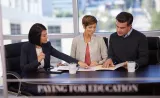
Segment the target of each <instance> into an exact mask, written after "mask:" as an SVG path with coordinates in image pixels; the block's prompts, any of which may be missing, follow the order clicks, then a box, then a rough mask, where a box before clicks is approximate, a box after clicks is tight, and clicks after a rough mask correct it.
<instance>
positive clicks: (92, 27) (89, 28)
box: [84, 23, 97, 36]
mask: <svg viewBox="0 0 160 98" xmlns="http://www.w3.org/2000/svg"><path fill="white" fill-rule="evenodd" d="M96 26H97V24H96V23H94V24H92V25H88V26H86V27H84V29H85V33H87V34H88V35H90V36H91V35H93V33H94V32H95V31H96Z"/></svg>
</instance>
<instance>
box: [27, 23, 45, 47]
mask: <svg viewBox="0 0 160 98" xmlns="http://www.w3.org/2000/svg"><path fill="white" fill-rule="evenodd" d="M43 30H47V29H46V27H45V26H44V25H42V24H40V23H35V24H34V25H33V26H32V27H31V28H30V30H29V34H28V40H29V42H30V43H32V44H35V45H39V46H41V43H40V37H41V33H42V31H43Z"/></svg>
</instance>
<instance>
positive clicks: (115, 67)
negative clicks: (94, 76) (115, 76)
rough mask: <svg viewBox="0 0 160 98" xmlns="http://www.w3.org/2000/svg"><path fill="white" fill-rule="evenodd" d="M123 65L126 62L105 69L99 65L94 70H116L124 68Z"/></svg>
mask: <svg viewBox="0 0 160 98" xmlns="http://www.w3.org/2000/svg"><path fill="white" fill-rule="evenodd" d="M123 65H124V62H123V63H119V64H117V65H115V66H113V67H108V68H103V67H102V66H103V65H98V66H95V67H94V69H95V70H116V69H117V68H119V67H122V66H123Z"/></svg>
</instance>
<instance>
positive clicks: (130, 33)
mask: <svg viewBox="0 0 160 98" xmlns="http://www.w3.org/2000/svg"><path fill="white" fill-rule="evenodd" d="M132 30H133V29H132V28H131V30H130V31H129V32H128V33H127V34H126V35H124V36H123V37H124V38H126V37H128V36H129V35H130V34H131V32H132Z"/></svg>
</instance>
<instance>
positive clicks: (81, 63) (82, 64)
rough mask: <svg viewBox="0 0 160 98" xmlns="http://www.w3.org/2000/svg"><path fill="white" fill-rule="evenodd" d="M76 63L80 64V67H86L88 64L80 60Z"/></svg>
mask: <svg viewBox="0 0 160 98" xmlns="http://www.w3.org/2000/svg"><path fill="white" fill-rule="evenodd" d="M78 64H79V65H80V67H82V68H88V65H87V64H86V63H84V62H82V61H79V62H78Z"/></svg>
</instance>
